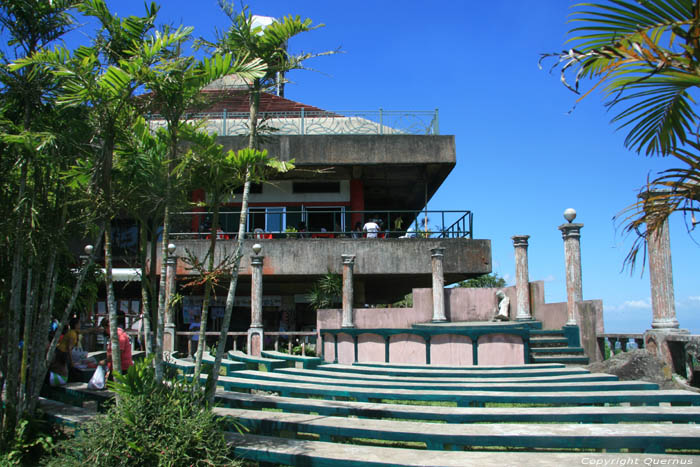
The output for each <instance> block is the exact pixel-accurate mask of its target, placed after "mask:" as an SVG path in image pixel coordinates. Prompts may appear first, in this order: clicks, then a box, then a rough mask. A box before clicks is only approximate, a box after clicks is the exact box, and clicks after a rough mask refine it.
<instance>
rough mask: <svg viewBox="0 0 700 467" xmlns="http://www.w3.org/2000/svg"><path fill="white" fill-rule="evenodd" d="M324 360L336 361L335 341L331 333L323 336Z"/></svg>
mask: <svg viewBox="0 0 700 467" xmlns="http://www.w3.org/2000/svg"><path fill="white" fill-rule="evenodd" d="M323 361H324V362H329V363H332V362H333V361H335V342H334V341H333V336H332V335H331V334H324V336H323Z"/></svg>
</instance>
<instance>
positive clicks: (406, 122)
mask: <svg viewBox="0 0 700 467" xmlns="http://www.w3.org/2000/svg"><path fill="white" fill-rule="evenodd" d="M248 115H249V114H248V112H228V111H226V110H225V109H224V111H223V112H215V113H214V112H212V113H197V114H192V115H188V116H187V118H188V120H205V121H206V125H205V127H206V128H207V130H209V131H211V132H216V133H217V134H218V135H220V136H234V135H246V134H248V131H249V130H248ZM259 115H260V118H261V122H260V128H261V129H264V130H266V132H267V133H270V134H273V135H274V134H276V135H439V134H440V125H439V116H438V109H435V110H428V111H421V110H383V109H379V110H360V111H354V110H350V111H332V112H329V111H318V110H314V111H311V110H305V109H304V108H302V109H301V110H300V111H288V112H260V114H259ZM148 119H149V121H150V122H151V125H152V126H153V127H158V126H161V125H164V122H163V120H162V117H161V116H160V115H157V114H153V115H149V116H148Z"/></svg>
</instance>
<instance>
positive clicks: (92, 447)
mask: <svg viewBox="0 0 700 467" xmlns="http://www.w3.org/2000/svg"><path fill="white" fill-rule="evenodd" d="M116 379H117V381H115V382H114V383H110V385H109V386H110V389H112V390H113V391H114V392H116V393H117V395H118V397H119V403H118V404H115V405H114V406H112V407H111V408H110V409H109V411H108V412H107V413H106V414H105V415H103V416H98V417H97V418H96V419H95V420H94V421H92V422H89V423H87V424H85V426H83V427H81V428H80V430H79V431H78V432H77V433H76V436H75V437H73V438H71V439H69V440H67V441H65V442H63V443H60V444H59V446H58V448H57V451H56V454H55V456H54V458H53V459H52V460H50V461H49V465H56V466H59V465H60V466H66V465H69V466H70V465H75V466H78V465H80V466H83V465H85V464H86V463H87V464H89V465H98V466H156V465H158V466H165V465H167V466H181V465H182V466H185V465H187V466H190V465H202V466H203V465H207V466H212V465H235V462H234V461H233V459H231V458H230V457H228V454H229V453H230V447H229V446H227V444H226V441H225V439H224V434H223V430H222V425H221V422H220V421H218V420H217V419H216V418H215V417H214V415H213V414H212V412H211V409H210V408H209V407H208V406H207V405H206V401H205V398H204V396H203V393H201V392H199V391H197V392H195V391H193V390H192V387H191V386H190V385H188V384H186V383H183V382H177V381H175V380H170V381H167V382H165V383H157V382H156V381H155V374H154V370H153V368H151V365H150V361H144V362H139V363H136V364H135V365H134V366H132V367H131V368H129V370H128V372H127V373H125V374H124V375H121V376H119V375H118V376H116Z"/></svg>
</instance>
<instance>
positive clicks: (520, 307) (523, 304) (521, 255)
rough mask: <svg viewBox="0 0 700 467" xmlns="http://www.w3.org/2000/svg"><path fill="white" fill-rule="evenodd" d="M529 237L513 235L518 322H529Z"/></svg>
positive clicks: (516, 316) (530, 317)
mask: <svg viewBox="0 0 700 467" xmlns="http://www.w3.org/2000/svg"><path fill="white" fill-rule="evenodd" d="M528 238H530V236H529V235H513V236H512V237H511V239H512V240H513V247H514V248H515V296H516V304H515V309H516V315H515V319H516V320H518V321H529V320H531V319H532V315H531V314H530V273H529V270H528V264H527V246H528V243H527V239H528Z"/></svg>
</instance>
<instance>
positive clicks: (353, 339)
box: [352, 334, 359, 363]
mask: <svg viewBox="0 0 700 467" xmlns="http://www.w3.org/2000/svg"><path fill="white" fill-rule="evenodd" d="M358 337H359V336H358V335H357V334H355V335H354V336H352V344H353V353H354V354H355V359H354V360H353V363H357V361H358V360H357V353H358V349H357V339H358Z"/></svg>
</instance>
